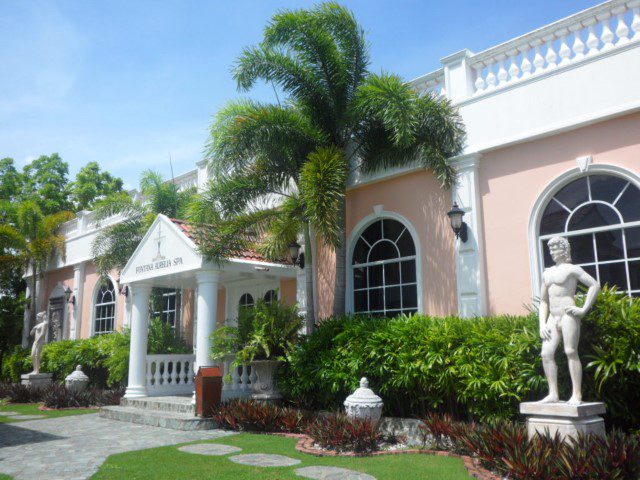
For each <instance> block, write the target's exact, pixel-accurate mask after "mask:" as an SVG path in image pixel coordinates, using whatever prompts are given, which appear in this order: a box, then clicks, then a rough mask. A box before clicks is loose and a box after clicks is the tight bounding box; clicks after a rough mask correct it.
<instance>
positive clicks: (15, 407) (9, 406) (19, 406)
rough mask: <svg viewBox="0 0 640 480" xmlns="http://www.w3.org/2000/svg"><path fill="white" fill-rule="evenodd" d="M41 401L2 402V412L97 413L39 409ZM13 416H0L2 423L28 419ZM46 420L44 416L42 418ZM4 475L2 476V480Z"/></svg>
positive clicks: (65, 414) (43, 413) (64, 414)
mask: <svg viewBox="0 0 640 480" xmlns="http://www.w3.org/2000/svg"><path fill="white" fill-rule="evenodd" d="M40 405H42V404H41V403H0V412H17V413H19V414H21V415H45V416H46V418H54V417H67V416H69V415H82V414H85V413H95V412H97V411H98V410H93V409H70V410H39V409H38V408H39V407H40ZM12 418H13V417H5V416H0V423H14V422H24V421H26V420H20V419H15V420H14V419H12ZM42 420H44V418H42ZM2 479H3V477H0V480H2Z"/></svg>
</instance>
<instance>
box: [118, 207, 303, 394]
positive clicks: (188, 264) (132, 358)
mask: <svg viewBox="0 0 640 480" xmlns="http://www.w3.org/2000/svg"><path fill="white" fill-rule="evenodd" d="M283 278H292V279H294V278H296V270H295V267H294V266H293V265H290V264H285V263H278V262H270V261H267V260H266V259H264V258H262V257H261V256H259V255H257V254H255V253H253V252H246V254H244V255H243V256H242V257H239V258H228V259H226V260H225V261H223V262H221V263H220V264H218V263H212V262H208V261H207V260H206V259H205V258H203V257H202V255H201V254H200V252H199V251H198V247H197V245H196V243H195V239H194V236H193V229H192V227H191V226H190V225H188V224H187V223H185V222H183V221H181V220H174V219H171V218H168V217H166V216H165V215H158V217H157V218H156V219H155V221H154V222H153V224H152V225H151V227H150V228H149V231H148V232H147V233H146V235H145V236H144V238H143V239H142V241H141V242H140V245H138V248H136V251H135V252H134V253H133V255H132V256H131V258H130V259H129V261H128V262H127V265H126V266H125V267H124V269H123V270H122V274H121V277H120V283H121V284H123V285H124V284H126V285H128V286H129V287H130V292H131V295H132V299H131V302H132V304H131V343H130V351H129V384H128V386H127V391H126V394H125V396H126V397H129V398H131V397H143V396H146V395H147V394H148V389H147V378H148V375H149V374H150V373H149V372H150V370H149V368H147V335H148V322H149V298H150V294H151V290H152V288H153V287H169V288H178V287H180V288H191V289H193V290H194V291H195V292H196V305H195V311H196V325H195V329H196V338H195V345H194V348H195V369H194V370H193V371H195V372H197V371H198V368H199V367H203V366H208V365H212V364H213V362H212V359H211V356H210V352H211V334H212V332H213V330H214V329H215V328H216V325H217V324H218V318H217V317H218V293H219V292H218V290H219V288H221V287H227V291H228V287H230V286H232V285H234V284H242V283H243V282H245V281H249V282H251V281H262V279H264V281H272V282H273V281H274V280H276V279H283Z"/></svg>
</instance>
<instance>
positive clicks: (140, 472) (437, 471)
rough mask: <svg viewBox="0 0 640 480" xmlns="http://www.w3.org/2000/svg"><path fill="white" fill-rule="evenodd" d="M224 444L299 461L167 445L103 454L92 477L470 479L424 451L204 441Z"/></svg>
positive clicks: (258, 439) (279, 440)
mask: <svg viewBox="0 0 640 480" xmlns="http://www.w3.org/2000/svg"><path fill="white" fill-rule="evenodd" d="M194 443H223V444H226V445H233V446H236V447H240V448H242V452H240V453H243V454H244V453H275V454H279V455H285V456H287V457H292V458H296V459H299V460H301V463H300V464H298V465H294V466H291V467H252V466H245V465H238V464H235V463H233V462H231V461H229V459H228V457H230V456H233V455H237V454H234V453H232V454H229V455H224V456H219V457H218V456H207V455H197V454H193V453H186V452H181V451H179V450H178V447H179V446H169V447H160V448H152V449H148V450H141V451H136V452H127V453H120V454H117V455H112V456H110V457H109V458H107V460H106V462H105V463H104V464H103V465H102V467H101V468H100V470H99V471H98V473H96V474H95V475H94V476H93V477H91V478H92V479H93V480H106V479H109V480H111V479H118V478H122V479H125V478H126V479H131V480H134V479H135V480H143V479H159V478H162V479H171V480H179V479H189V480H190V479H193V478H215V479H216V480H244V479H265V480H293V479H296V480H300V478H301V477H299V476H296V474H295V473H294V471H295V470H296V469H298V468H302V467H309V466H321V465H326V466H334V467H342V468H348V469H350V470H357V471H360V472H364V473H368V474H370V475H373V476H374V477H376V479H377V480H385V479H386V480H397V479H402V480H414V479H415V480H418V479H420V480H425V479H437V480H469V478H470V476H469V474H468V473H467V470H466V469H465V467H464V465H463V463H462V460H460V459H458V458H449V457H439V456H433V455H424V454H406V455H382V456H375V457H357V458H353V457H315V456H313V455H307V454H304V453H300V452H298V451H297V450H296V449H295V445H296V443H297V440H296V439H295V438H287V437H281V436H275V435H273V436H272V435H258V434H249V433H243V434H238V435H234V436H231V437H225V438H220V439H216V440H211V441H205V442H194Z"/></svg>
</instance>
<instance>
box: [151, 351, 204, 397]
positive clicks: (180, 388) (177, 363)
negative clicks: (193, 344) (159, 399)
mask: <svg viewBox="0 0 640 480" xmlns="http://www.w3.org/2000/svg"><path fill="white" fill-rule="evenodd" d="M195 360H196V357H195V355H190V354H181V355H147V392H148V394H149V396H160V395H188V394H191V393H193V390H194V384H193V379H194V372H193V365H194V363H195Z"/></svg>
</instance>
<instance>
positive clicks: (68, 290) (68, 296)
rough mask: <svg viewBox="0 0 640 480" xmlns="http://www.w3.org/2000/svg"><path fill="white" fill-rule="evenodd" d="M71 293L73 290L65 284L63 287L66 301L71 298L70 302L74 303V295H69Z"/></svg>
mask: <svg viewBox="0 0 640 480" xmlns="http://www.w3.org/2000/svg"><path fill="white" fill-rule="evenodd" d="M72 293H73V291H72V290H71V288H69V285H67V286H66V287H64V296H65V298H66V299H67V303H69V300H71V303H73V304H74V305H75V304H76V297H75V296H73V297H72V296H71V294H72Z"/></svg>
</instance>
